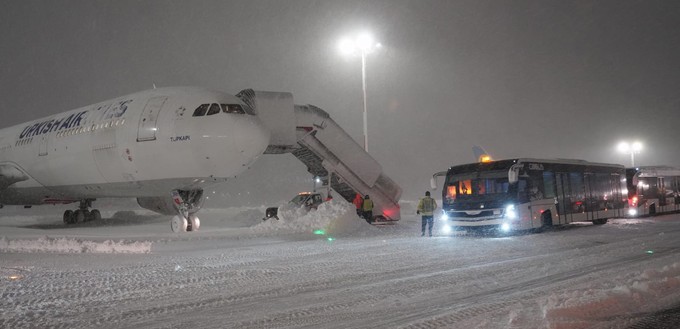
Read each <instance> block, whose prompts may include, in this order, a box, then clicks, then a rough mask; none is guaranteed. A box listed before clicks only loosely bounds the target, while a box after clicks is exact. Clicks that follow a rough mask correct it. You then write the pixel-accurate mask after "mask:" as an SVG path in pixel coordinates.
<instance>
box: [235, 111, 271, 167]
mask: <svg viewBox="0 0 680 329" xmlns="http://www.w3.org/2000/svg"><path fill="white" fill-rule="evenodd" d="M240 128H241V130H242V131H241V133H240V134H239V136H238V138H237V140H236V147H237V148H238V151H239V153H240V154H241V157H242V160H243V161H244V163H243V165H244V166H250V165H251V164H252V163H253V162H255V160H257V158H259V156H260V155H262V153H264V151H265V150H266V149H267V146H269V138H270V135H271V133H270V131H269V129H267V128H266V127H265V126H264V124H263V123H262V121H260V119H259V118H257V117H255V116H252V117H249V118H248V122H247V124H244V125H241V126H240Z"/></svg>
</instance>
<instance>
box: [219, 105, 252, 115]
mask: <svg viewBox="0 0 680 329" xmlns="http://www.w3.org/2000/svg"><path fill="white" fill-rule="evenodd" d="M220 105H221V106H222V112H224V113H238V114H246V112H245V111H244V110H243V108H242V107H241V105H239V104H220Z"/></svg>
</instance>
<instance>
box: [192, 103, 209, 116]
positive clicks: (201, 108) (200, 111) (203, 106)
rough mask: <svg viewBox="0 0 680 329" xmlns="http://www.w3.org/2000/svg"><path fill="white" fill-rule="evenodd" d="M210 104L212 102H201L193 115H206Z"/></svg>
mask: <svg viewBox="0 0 680 329" xmlns="http://www.w3.org/2000/svg"><path fill="white" fill-rule="evenodd" d="M209 105H210V104H201V105H200V106H199V107H197V108H196V110H195V111H194V115H193V116H195V117H202V116H204V115H205V112H207V111H208V106H209Z"/></svg>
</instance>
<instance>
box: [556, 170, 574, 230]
mask: <svg viewBox="0 0 680 329" xmlns="http://www.w3.org/2000/svg"><path fill="white" fill-rule="evenodd" d="M555 189H556V193H557V213H558V214H559V216H560V217H559V224H567V223H570V222H571V212H570V211H569V209H570V206H571V200H570V195H571V191H570V189H569V173H562V172H558V173H555Z"/></svg>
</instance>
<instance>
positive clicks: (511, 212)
mask: <svg viewBox="0 0 680 329" xmlns="http://www.w3.org/2000/svg"><path fill="white" fill-rule="evenodd" d="M505 218H508V219H516V218H517V211H516V210H515V205H512V204H511V205H508V206H507V207H505ZM504 225H505V224H504Z"/></svg>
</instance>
